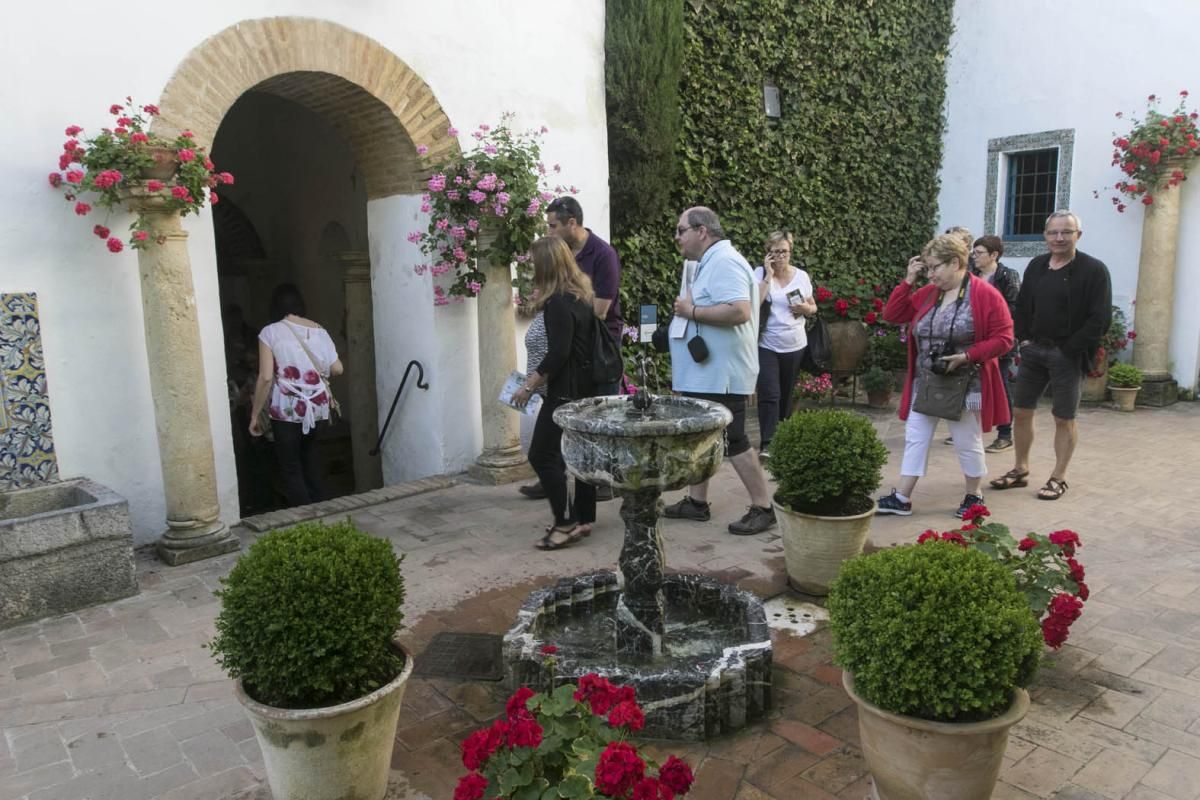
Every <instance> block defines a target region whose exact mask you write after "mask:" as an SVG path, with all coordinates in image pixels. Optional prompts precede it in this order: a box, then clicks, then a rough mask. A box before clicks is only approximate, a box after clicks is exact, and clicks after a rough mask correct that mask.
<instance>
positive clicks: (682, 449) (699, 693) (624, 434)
mask: <svg viewBox="0 0 1200 800" xmlns="http://www.w3.org/2000/svg"><path fill="white" fill-rule="evenodd" d="M643 383H644V381H643ZM554 421H555V422H557V423H558V424H559V425H560V426H561V427H562V429H563V439H562V451H563V458H564V459H565V460H566V463H567V467H568V468H569V469H570V471H571V472H572V473H573V474H574V475H575V476H576V477H577V478H579V479H581V480H585V481H588V482H589V483H594V484H606V485H609V486H611V487H612V488H613V490H614V492H615V493H616V494H617V495H619V496H620V497H621V498H622V503H621V518H622V519H623V520H624V522H625V542H624V546H623V547H622V549H621V554H620V557H619V560H618V564H619V566H620V571H619V572H618V573H614V572H611V571H603V572H595V573H589V574H586V575H579V576H576V577H572V578H565V579H563V580H560V581H559V582H558V583H557V584H556V585H555V586H552V587H546V588H543V589H539V590H537V591H535V592H533V593H532V594H531V595H530V596H529V598H528V599H527V600H526V601H525V603H524V604H523V605H522V607H521V610H520V611H519V612H518V617H517V622H516V624H515V625H514V626H513V628H512V629H511V630H509V632H508V633H507V634H506V635H505V637H504V659H505V669H506V673H507V677H508V680H509V682H510V683H511V684H512V686H513V687H514V688H515V687H516V686H521V685H524V686H530V687H533V688H535V689H539V690H541V689H546V688H550V685H551V683H553V684H555V685H558V684H562V683H570V682H573V681H575V680H576V679H578V678H579V677H580V676H581V675H584V674H587V673H589V672H596V673H599V674H602V675H605V676H607V677H608V678H610V679H611V680H612V681H613V682H615V683H623V684H631V685H633V686H634V687H635V688H636V689H637V695H638V701H639V703H641V705H642V707H643V709H644V710H645V712H646V729H645V731H644V734H645V735H647V736H658V737H663V738H673V739H704V738H708V737H711V736H714V735H717V734H720V733H725V732H728V731H732V730H736V729H738V728H741V727H743V726H744V725H745V724H746V723H747V722H749V721H753V720H755V719H759V718H761V717H762V716H763V715H764V714H765V713H766V711H767V710H768V709H769V707H770V702H771V686H770V681H771V637H770V632H769V629H768V627H767V622H766V614H765V613H764V611H763V606H762V602H761V601H760V600H759V599H758V598H757V597H756V596H754V595H753V594H752V593H750V592H747V591H744V590H741V589H738V588H737V587H735V586H732V585H730V584H726V583H722V582H720V581H717V580H715V579H713V578H710V577H707V576H703V575H686V574H666V572H665V559H664V554H663V543H662V534H661V531H660V529H659V521H658V518H659V504H660V497H661V495H662V492H664V491H669V490H672V489H680V488H683V487H684V486H689V485H692V484H696V483H700V482H702V481H704V480H707V479H708V478H710V477H712V475H713V474H714V473H715V472H716V471H717V468H718V467H719V466H720V465H721V459H722V455H723V448H724V442H723V440H724V430H725V426H727V425H728V424H729V423H730V422H731V421H732V415H731V414H730V413H729V411H728V410H727V409H726V408H724V407H723V406H721V405H718V404H716V403H711V402H708V401H705V400H695V399H691V398H685V397H657V396H655V397H652V396H650V395H649V394H647V393H645V392H644V391H643V392H639V393H638V395H636V396H633V397H593V398H588V399H586V400H579V401H577V402H574V403H570V404H568V405H565V406H563V407H561V408H559V409H558V410H557V411H555V413H554ZM547 644H550V645H554V646H555V647H556V648H558V650H557V652H556V653H555V654H554V657H553V659H548V658H547V657H546V656H545V655H543V654H542V651H541V648H542V647H543V646H544V645H547Z"/></svg>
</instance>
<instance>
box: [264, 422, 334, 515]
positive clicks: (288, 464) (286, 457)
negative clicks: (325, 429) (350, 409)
mask: <svg viewBox="0 0 1200 800" xmlns="http://www.w3.org/2000/svg"><path fill="white" fill-rule="evenodd" d="M320 427H321V423H317V427H315V428H313V429H312V430H311V431H309V432H308V434H307V435H305V434H304V433H303V426H302V425H301V424H300V423H299V422H282V421H280V420H277V419H273V420H271V432H272V433H273V434H274V435H275V458H276V459H277V460H278V461H279V474H280V477H282V478H283V490H284V492H285V493H286V494H287V499H288V505H289V506H303V505H308V504H309V503H317V502H320V501H321V500H324V499H325V495H324V493H323V492H322V491H321V477H320V476H321V459H320V453H319V451H318V449H317V431H318V430H320Z"/></svg>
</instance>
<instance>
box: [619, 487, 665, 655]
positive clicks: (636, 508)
mask: <svg viewBox="0 0 1200 800" xmlns="http://www.w3.org/2000/svg"><path fill="white" fill-rule="evenodd" d="M659 496H660V493H659V491H658V489H643V490H641V491H636V492H625V493H623V497H622V500H621V519H622V520H624V521H625V544H624V546H623V547H622V548H621V555H620V557H619V559H618V562H617V563H618V564H619V565H620V567H621V577H622V578H623V580H624V588H623V589H622V591H621V596H620V598H619V599H618V600H617V620H616V621H617V657H618V658H620V657H622V656H633V657H643V658H644V657H647V656H658V655H662V638H663V631H664V626H665V624H666V622H665V612H664V603H663V592H662V584H663V566H664V563H665V561H666V559H665V557H664V555H663V543H662V532H661V531H660V529H659V524H658V499H659Z"/></svg>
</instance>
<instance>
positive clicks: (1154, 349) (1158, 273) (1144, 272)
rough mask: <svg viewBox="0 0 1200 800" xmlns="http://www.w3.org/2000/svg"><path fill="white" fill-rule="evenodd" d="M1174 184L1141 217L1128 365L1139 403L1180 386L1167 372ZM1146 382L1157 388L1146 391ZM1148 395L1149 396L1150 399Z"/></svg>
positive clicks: (1163, 400)
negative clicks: (1134, 372) (1138, 386)
mask: <svg viewBox="0 0 1200 800" xmlns="http://www.w3.org/2000/svg"><path fill="white" fill-rule="evenodd" d="M1180 198H1181V192H1180V190H1179V188H1178V187H1167V188H1162V189H1160V190H1159V191H1157V192H1155V193H1154V203H1153V204H1152V205H1149V206H1146V212H1145V213H1146V215H1145V217H1144V218H1143V221H1142V252H1141V255H1140V256H1139V257H1138V281H1137V307H1136V311H1135V313H1134V327H1135V329H1136V330H1137V339H1135V340H1134V342H1133V364H1134V366H1136V367H1138V368H1139V369H1140V370H1141V371H1142V373H1143V375H1144V376H1145V380H1144V383H1143V388H1142V396H1141V397H1140V398H1139V401H1138V402H1140V403H1145V404H1148V405H1168V404H1170V403H1173V402H1175V400H1176V397H1177V394H1178V391H1179V387H1178V385H1177V384H1176V383H1175V380H1174V378H1173V377H1172V376H1171V370H1170V361H1171V357H1170V345H1171V311H1172V306H1173V304H1174V301H1175V255H1176V251H1177V250H1178V246H1179V202H1180ZM1150 384H1157V385H1158V386H1157V388H1155V389H1149V388H1148V387H1149V385H1150ZM1151 395H1153V397H1154V400H1151V399H1150V396H1151Z"/></svg>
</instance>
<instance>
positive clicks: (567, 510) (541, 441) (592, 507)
mask: <svg viewBox="0 0 1200 800" xmlns="http://www.w3.org/2000/svg"><path fill="white" fill-rule="evenodd" d="M569 402H571V401H570V400H561V399H551V398H549V397H547V398H546V401H545V402H544V403H542V409H541V411H539V412H538V418H537V422H536V423H534V426H533V439H532V440H531V441H530V443H529V463H530V465H531V466H532V467H533V471H534V472H536V473H537V476H538V480H539V481H540V482H541V484H542V488H544V489H545V490H546V499H547V500H549V501H550V510H551V511H553V512H554V524H555V525H558V526H567V525H572V524H574V523H576V522H578V523H587V524H589V525H590V524H591V523H593V522H595V521H596V487H595V486H592V485H591V484H588V483H584V482H583V481H575V503H574V505H573V506H572V503H571V502H570V499H569V497H568V495H567V464H566V462H565V461H563V457H562V435H563V432H562V428H560V427H558V425H557V424H555V422H554V410H555V409H556V408H558V407H559V406H561V405H565V404H566V403H569Z"/></svg>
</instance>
